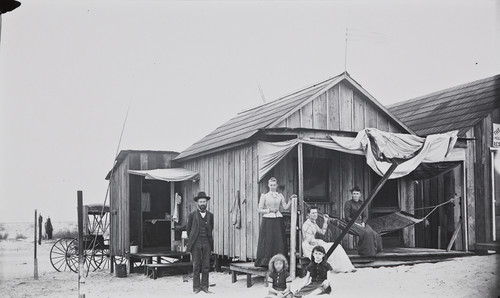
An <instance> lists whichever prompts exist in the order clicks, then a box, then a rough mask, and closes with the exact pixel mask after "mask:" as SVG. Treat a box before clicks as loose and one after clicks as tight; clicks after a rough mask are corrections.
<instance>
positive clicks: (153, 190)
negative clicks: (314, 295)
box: [141, 179, 171, 250]
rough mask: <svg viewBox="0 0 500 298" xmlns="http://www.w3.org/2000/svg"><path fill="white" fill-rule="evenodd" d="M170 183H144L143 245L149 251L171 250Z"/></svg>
mask: <svg viewBox="0 0 500 298" xmlns="http://www.w3.org/2000/svg"><path fill="white" fill-rule="evenodd" d="M170 200H171V198H170V183H169V182H165V181H160V180H148V179H143V181H142V200H141V206H142V208H141V209H142V243H143V248H144V249H145V250H147V249H166V250H170V240H171V239H170V238H171V235H170V234H171V233H170V229H171V210H170V209H171V208H170V206H171V204H170Z"/></svg>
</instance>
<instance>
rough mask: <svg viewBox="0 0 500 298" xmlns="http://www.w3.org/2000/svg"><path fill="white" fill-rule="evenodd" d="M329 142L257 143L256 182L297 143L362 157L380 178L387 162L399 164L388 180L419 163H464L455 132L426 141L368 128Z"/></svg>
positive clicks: (306, 140)
mask: <svg viewBox="0 0 500 298" xmlns="http://www.w3.org/2000/svg"><path fill="white" fill-rule="evenodd" d="M330 138H331V140H326V139H325V140H312V139H293V140H289V141H282V142H263V141H259V142H258V144H257V146H258V154H259V180H261V179H262V178H263V177H264V176H265V175H266V174H267V173H268V172H269V171H270V170H271V169H272V168H273V167H274V166H276V164H278V162H280V160H281V159H283V157H285V156H286V154H288V152H290V151H291V150H292V149H293V148H294V147H295V146H296V145H297V144H298V143H299V142H300V143H303V144H308V145H312V146H316V147H320V148H324V149H329V150H335V151H341V152H344V153H349V154H356V155H365V156H366V163H367V164H368V165H369V166H370V167H371V168H372V169H373V170H374V171H375V172H376V173H377V174H378V175H380V176H383V175H384V173H385V172H386V171H387V170H388V169H389V167H390V166H391V162H390V161H389V160H390V159H398V160H399V161H400V163H399V165H398V167H397V168H396V170H395V171H394V172H393V173H392V175H391V176H390V179H395V178H400V177H403V176H406V175H408V174H409V173H411V172H412V171H413V170H415V169H416V168H417V167H418V166H419V165H420V164H421V163H439V162H456V161H462V160H464V154H463V150H460V149H455V148H454V146H455V143H456V140H457V131H452V132H448V133H443V134H435V135H429V136H427V137H425V138H422V137H418V136H415V135H410V134H396V133H390V132H384V131H380V130H378V129H374V128H367V129H364V130H361V131H360V132H358V134H357V136H356V137H355V138H352V137H330Z"/></svg>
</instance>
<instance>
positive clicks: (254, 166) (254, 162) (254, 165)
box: [250, 144, 260, 258]
mask: <svg viewBox="0 0 500 298" xmlns="http://www.w3.org/2000/svg"><path fill="white" fill-rule="evenodd" d="M257 173H258V168H257V145H256V144H253V146H252V171H251V180H250V181H251V182H252V183H251V185H252V188H253V189H252V196H253V198H254V203H255V202H256V201H258V198H259V195H258V190H257V187H256V185H257ZM257 206H258V203H257V204H254V207H253V209H252V213H253V229H254V233H253V239H252V241H253V250H252V252H253V256H254V258H256V257H257V242H258V240H259V233H258V231H259V226H260V222H259V214H258V212H257Z"/></svg>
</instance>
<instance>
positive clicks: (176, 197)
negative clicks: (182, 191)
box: [172, 193, 182, 223]
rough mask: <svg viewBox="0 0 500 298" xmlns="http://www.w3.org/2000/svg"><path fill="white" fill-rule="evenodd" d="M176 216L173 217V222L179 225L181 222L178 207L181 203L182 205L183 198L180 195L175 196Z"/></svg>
mask: <svg viewBox="0 0 500 298" xmlns="http://www.w3.org/2000/svg"><path fill="white" fill-rule="evenodd" d="M174 200H175V201H174V213H173V214H174V215H173V216H172V220H173V221H174V222H175V223H178V222H179V207H178V205H179V204H180V203H182V197H181V196H180V195H179V194H178V193H175V196H174Z"/></svg>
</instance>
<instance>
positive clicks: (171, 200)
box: [170, 181, 175, 250]
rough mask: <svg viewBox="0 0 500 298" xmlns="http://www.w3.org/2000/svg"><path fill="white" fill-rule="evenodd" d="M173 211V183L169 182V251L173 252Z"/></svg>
mask: <svg viewBox="0 0 500 298" xmlns="http://www.w3.org/2000/svg"><path fill="white" fill-rule="evenodd" d="M174 209H175V182H173V181H171V182H170V250H174V249H175V248H174V241H175V223H174V220H173V215H174Z"/></svg>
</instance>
